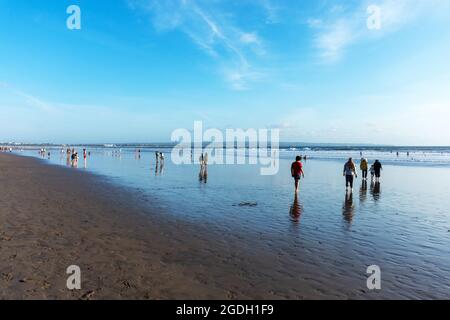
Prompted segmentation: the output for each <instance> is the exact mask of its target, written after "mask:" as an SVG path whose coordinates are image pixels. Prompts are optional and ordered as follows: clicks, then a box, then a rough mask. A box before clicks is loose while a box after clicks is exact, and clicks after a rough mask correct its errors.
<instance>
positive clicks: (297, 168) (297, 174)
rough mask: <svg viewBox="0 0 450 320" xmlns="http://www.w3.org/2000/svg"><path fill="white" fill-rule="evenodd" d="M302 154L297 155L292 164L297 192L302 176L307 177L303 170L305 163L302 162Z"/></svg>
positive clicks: (292, 173)
mask: <svg viewBox="0 0 450 320" xmlns="http://www.w3.org/2000/svg"><path fill="white" fill-rule="evenodd" d="M301 160H302V156H297V157H295V162H293V163H292V164H291V175H292V178H294V186H295V193H297V192H298V183H299V181H300V178H301V177H303V178H305V174H304V172H303V164H302V161H301Z"/></svg>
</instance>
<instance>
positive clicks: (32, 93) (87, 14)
mask: <svg viewBox="0 0 450 320" xmlns="http://www.w3.org/2000/svg"><path fill="white" fill-rule="evenodd" d="M73 4H76V5H78V6H79V8H80V12H81V15H80V29H73V30H72V29H69V28H68V27H67V20H68V19H69V18H70V17H71V15H70V14H68V13H67V9H68V7H69V6H70V5H73ZM373 5H375V6H376V8H378V9H379V15H378V16H377V17H378V18H377V19H378V20H379V25H378V26H377V27H376V28H373V27H370V21H372V20H371V19H373V10H372V9H370V7H371V6H373ZM249 17H251V18H249ZM449 19H450V1H446V0H429V1H423V0H376V1H371V0H370V1H369V0H362V1H330V0H322V1H312V0H310V1H288V0H285V1H273V0H264V1H256V0H248V1H239V2H230V1H224V0H219V1H206V0H167V1H163V2H156V1H152V0H118V1H111V2H108V4H107V5H105V4H104V3H103V2H96V1H89V0H78V1H76V3H73V2H72V1H68V0H62V1H52V2H45V3H44V2H42V1H38V0H29V1H26V2H21V1H2V2H0V38H1V39H2V50H1V51H0V61H1V68H0V70H1V72H0V117H1V118H2V119H3V122H2V126H1V127H0V140H3V141H46V142H50V143H54V142H59V141H68V142H72V143H73V142H74V141H82V143H95V142H98V141H115V142H117V143H120V142H122V143H123V142H126V141H148V140H149V139H150V137H151V140H154V141H169V140H170V137H171V133H172V132H173V131H174V130H175V129H178V128H187V129H191V128H192V126H193V123H194V121H197V120H201V121H203V123H204V126H205V127H208V128H219V129H221V128H227V127H230V128H255V129H259V128H277V129H279V130H280V138H281V140H282V141H310V143H323V141H327V142H329V143H344V144H345V143H350V142H351V143H352V144H393V145H428V146H438V145H450V126H448V124H447V122H448V119H450V91H449V90H448V88H449V87H450V62H449V60H448V52H450V24H449V23H448V21H449Z"/></svg>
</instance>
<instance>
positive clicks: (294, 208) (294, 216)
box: [289, 193, 303, 224]
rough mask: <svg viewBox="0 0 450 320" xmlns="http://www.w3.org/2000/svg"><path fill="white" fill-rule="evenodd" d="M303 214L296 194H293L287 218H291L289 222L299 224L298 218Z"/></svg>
mask: <svg viewBox="0 0 450 320" xmlns="http://www.w3.org/2000/svg"><path fill="white" fill-rule="evenodd" d="M302 213H303V206H302V204H301V203H300V202H299V200H298V194H297V193H296V194H295V197H294V202H293V203H292V205H291V208H290V209H289V216H290V217H291V221H292V222H293V223H295V224H297V223H299V222H300V217H301V215H302Z"/></svg>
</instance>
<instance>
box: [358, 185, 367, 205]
mask: <svg viewBox="0 0 450 320" xmlns="http://www.w3.org/2000/svg"><path fill="white" fill-rule="evenodd" d="M366 199H367V180H363V181H362V182H361V187H360V188H359V201H361V202H364V201H366Z"/></svg>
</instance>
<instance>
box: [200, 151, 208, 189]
mask: <svg viewBox="0 0 450 320" xmlns="http://www.w3.org/2000/svg"><path fill="white" fill-rule="evenodd" d="M199 161H200V172H199V174H198V178H199V180H200V181H201V182H204V183H206V182H207V180H208V153H205V154H204V155H203V153H202V155H201V156H200V159H199Z"/></svg>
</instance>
